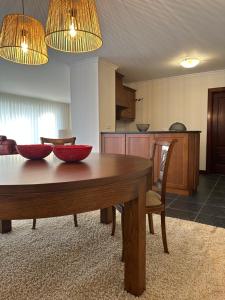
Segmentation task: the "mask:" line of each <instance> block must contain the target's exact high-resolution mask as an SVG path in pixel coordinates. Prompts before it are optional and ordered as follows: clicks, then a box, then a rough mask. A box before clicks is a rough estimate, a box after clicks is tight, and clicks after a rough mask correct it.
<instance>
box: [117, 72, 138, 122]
mask: <svg viewBox="0 0 225 300" xmlns="http://www.w3.org/2000/svg"><path fill="white" fill-rule="evenodd" d="M135 94H136V91H135V90H134V89H131V88H129V87H127V86H124V85H123V75H121V74H120V73H116V119H117V120H124V121H133V120H134V119H135Z"/></svg>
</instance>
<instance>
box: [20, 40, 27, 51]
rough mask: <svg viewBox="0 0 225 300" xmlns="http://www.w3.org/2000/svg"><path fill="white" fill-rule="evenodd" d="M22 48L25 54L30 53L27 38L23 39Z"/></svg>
mask: <svg viewBox="0 0 225 300" xmlns="http://www.w3.org/2000/svg"><path fill="white" fill-rule="evenodd" d="M20 46H21V48H22V51H23V53H27V52H28V44H27V43H26V39H25V37H24V38H23V42H22V43H21V45H20Z"/></svg>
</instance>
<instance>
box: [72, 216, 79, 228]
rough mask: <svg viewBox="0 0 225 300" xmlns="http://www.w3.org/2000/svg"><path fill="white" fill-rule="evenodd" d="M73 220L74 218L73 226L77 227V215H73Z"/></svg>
mask: <svg viewBox="0 0 225 300" xmlns="http://www.w3.org/2000/svg"><path fill="white" fill-rule="evenodd" d="M73 220H74V226H75V227H78V222H77V215H76V214H75V215H73Z"/></svg>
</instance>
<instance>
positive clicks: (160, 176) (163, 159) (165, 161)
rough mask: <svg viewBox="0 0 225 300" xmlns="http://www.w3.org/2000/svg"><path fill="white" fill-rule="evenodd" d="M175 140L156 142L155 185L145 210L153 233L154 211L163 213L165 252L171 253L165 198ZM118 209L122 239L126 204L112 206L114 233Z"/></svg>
mask: <svg viewBox="0 0 225 300" xmlns="http://www.w3.org/2000/svg"><path fill="white" fill-rule="evenodd" d="M175 142H176V141H175V140H173V141H172V142H170V143H168V142H156V143H155V144H154V146H153V151H152V153H153V154H152V158H151V159H152V160H153V162H154V163H153V172H152V173H153V174H152V178H153V187H152V190H150V191H148V192H147V193H146V207H145V212H146V214H147V215H148V222H149V231H150V233H151V234H154V226H153V217H152V214H153V213H157V214H160V215H161V230H162V241H163V247H164V252H165V253H169V251H168V246H167V238H166V222H165V198H166V182H167V175H168V168H169V162H170V158H171V154H172V150H173V147H174V144H175ZM156 162H157V163H158V164H159V166H158V168H156V167H157V166H154V165H155V163H156ZM157 170H158V171H157ZM156 173H157V176H156V177H157V180H156V182H154V177H155V175H156ZM116 209H117V210H118V211H119V212H120V213H121V227H122V240H123V237H124V230H123V224H124V220H123V218H124V217H123V215H124V204H118V205H116V206H113V207H112V211H113V222H112V235H114V234H115V229H116ZM123 257H124V249H123V252H122V261H123Z"/></svg>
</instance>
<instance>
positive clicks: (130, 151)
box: [126, 134, 150, 158]
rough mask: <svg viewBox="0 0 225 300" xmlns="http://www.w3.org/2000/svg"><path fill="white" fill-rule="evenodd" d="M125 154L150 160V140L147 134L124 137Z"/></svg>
mask: <svg viewBox="0 0 225 300" xmlns="http://www.w3.org/2000/svg"><path fill="white" fill-rule="evenodd" d="M126 154H127V155H134V156H140V157H144V158H150V139H149V135H148V134H128V135H126Z"/></svg>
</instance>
